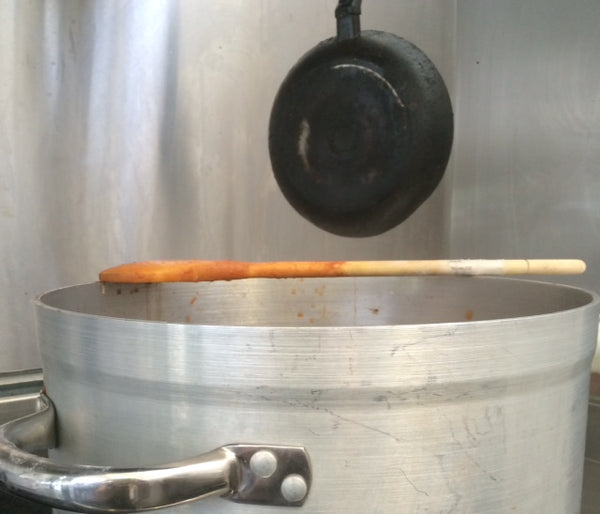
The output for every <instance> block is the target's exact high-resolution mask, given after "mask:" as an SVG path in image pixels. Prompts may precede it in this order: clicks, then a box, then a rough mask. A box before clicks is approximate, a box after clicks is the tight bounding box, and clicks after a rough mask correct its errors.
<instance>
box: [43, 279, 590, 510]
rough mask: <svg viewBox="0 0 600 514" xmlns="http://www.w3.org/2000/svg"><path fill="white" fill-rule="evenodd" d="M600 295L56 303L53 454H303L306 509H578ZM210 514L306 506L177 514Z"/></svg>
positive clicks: (183, 296) (208, 297)
mask: <svg viewBox="0 0 600 514" xmlns="http://www.w3.org/2000/svg"><path fill="white" fill-rule="evenodd" d="M592 300H593V297H592V296H591V295H588V294H587V293H583V292H579V291H575V290H572V289H563V288H561V287H558V286H553V285H551V284H543V283H534V282H521V281H512V280H501V279H500V280H499V279H483V278H473V279H470V280H465V279H464V278H460V277H458V278H457V277H454V278H441V277H427V278H423V277H421V278H404V279H388V278H379V279H366V278H363V279H355V280H354V279H330V280H318V279H305V280H300V279H298V280H246V281H234V282H216V283H207V284H193V283H192V284H190V283H188V284H169V285H164V286H163V285H151V286H145V287H139V286H117V285H115V286H112V287H108V286H107V287H105V288H104V289H103V288H102V286H101V285H100V284H90V285H87V286H82V287H78V288H68V289H66V290H62V291H58V292H54V293H50V294H49V295H46V296H45V297H43V299H42V301H43V302H44V304H46V305H47V306H46V307H43V306H39V307H38V313H39V332H40V337H41V348H42V355H43V358H44V365H45V383H46V385H47V390H48V394H49V396H50V397H51V398H52V400H53V401H54V403H55V405H56V408H57V411H58V412H59V430H60V432H59V440H60V441H61V443H60V447H59V448H58V449H57V450H55V451H52V455H53V458H55V459H58V460H60V461H62V462H79V463H91V464H98V465H111V466H132V465H133V466H138V465H155V464H160V463H161V462H170V461H175V460H179V459H183V458H185V457H189V456H190V455H192V454H200V453H203V452H205V451H208V450H209V449H212V448H215V447H219V446H221V445H223V444H227V443H231V442H246V443H256V442H259V443H262V444H299V445H303V446H306V447H307V449H308V451H309V453H310V457H311V461H312V464H313V476H314V481H313V489H312V492H311V493H310V496H309V498H308V499H307V503H306V504H305V507H304V508H305V510H306V511H307V512H311V513H315V514H325V513H327V514H330V513H332V512H357V513H361V514H362V513H365V512H369V513H380V514H383V513H386V514H388V513H390V512H398V506H399V505H401V506H402V505H406V506H408V509H407V511H409V512H470V513H474V514H475V513H477V514H481V513H486V514H491V513H497V514H500V513H502V514H504V513H506V512H513V511H515V512H524V513H531V512H545V513H556V514H566V513H573V514H575V513H577V512H579V508H580V499H581V498H580V493H581V485H582V472H583V456H584V440H585V428H586V427H585V423H586V413H587V402H586V399H587V388H588V387H589V375H588V373H589V363H590V362H591V358H592V354H593V351H594V348H595V343H596V334H597V329H598V309H599V305H598V300H597V297H596V300H595V302H594V303H589V302H590V301H592ZM71 309H73V310H74V311H77V312H69V311H70V310H71ZM107 316H116V317H107ZM126 318H132V319H126ZM145 320H154V321H152V322H150V321H145ZM115 441H118V444H115ZM557 441H560V444H557ZM557 463H560V464H559V465H557ZM206 511H210V512H213V513H226V512H227V513H240V514H242V513H247V514H259V513H260V514H262V513H265V514H266V513H267V512H268V513H277V514H279V513H281V514H284V513H285V512H288V509H287V508H285V507H283V508H279V507H273V508H271V507H269V508H268V509H267V508H264V507H263V508H261V507H257V506H249V505H236V504H231V503H230V502H227V501H225V500H222V499H219V498H217V499H209V500H207V501H206V502H200V503H199V504H197V505H193V506H192V505H191V506H189V507H182V508H180V509H173V511H172V512H173V514H175V512H177V513H183V512H186V513H187V512H189V513H192V512H206Z"/></svg>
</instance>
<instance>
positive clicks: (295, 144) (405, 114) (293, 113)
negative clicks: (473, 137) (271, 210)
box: [269, 0, 453, 237]
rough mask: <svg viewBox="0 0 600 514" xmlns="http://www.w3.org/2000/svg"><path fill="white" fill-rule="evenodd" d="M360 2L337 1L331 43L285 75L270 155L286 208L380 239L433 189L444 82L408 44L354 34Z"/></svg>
mask: <svg viewBox="0 0 600 514" xmlns="http://www.w3.org/2000/svg"><path fill="white" fill-rule="evenodd" d="M360 5H361V1H360V0H340V1H339V4H338V6H337V8H336V11H335V14H336V18H337V36H336V37H334V38H330V39H327V40H325V41H322V42H321V43H319V44H318V45H317V46H316V47H315V48H313V49H311V50H310V51H309V52H307V53H306V54H305V55H304V56H303V57H302V58H301V59H300V60H299V61H298V63H296V65H295V66H294V67H293V68H292V69H291V70H290V72H289V73H288V75H287V76H286V78H285V80H284V81H283V83H282V84H281V87H280V89H279V91H278V93H277V96H276V98H275V102H274V104H273V109H272V111H271V119H270V124H269V152H270V156H271V164H272V167H273V171H274V174H275V178H276V180H277V182H278V184H279V187H280V188H281V190H282V192H283V194H284V195H285V197H286V198H287V200H288V201H289V202H290V203H291V204H292V206H293V207H294V208H295V209H296V210H297V211H298V212H299V213H300V214H301V215H302V216H304V217H305V218H307V219H308V220H310V221H311V222H312V223H314V224H315V225H317V226H318V227H320V228H322V229H324V230H327V231H329V232H332V233H334V234H338V235H343V236H351V237H364V236H372V235H376V234H380V233H382V232H385V231H386V230H389V229H390V228H392V227H394V226H396V225H398V224H399V223H401V222H402V221H404V220H405V219H406V218H407V217H408V216H410V215H411V214H412V213H413V212H414V211H415V210H416V209H417V208H418V207H419V206H420V205H421V204H422V203H423V202H424V201H425V200H426V199H427V198H428V197H429V195H430V194H431V193H432V192H433V190H434V189H435V188H436V186H437V185H438V184H439V182H440V180H441V178H442V176H443V174H444V170H445V168H446V164H447V163H448V158H449V156H450V150H451V147H452V138H453V116H452V105H451V103H450V97H449V95H448V91H447V89H446V86H445V84H444V81H443V79H442V77H441V75H440V74H439V72H438V71H437V69H436V68H435V66H434V65H433V63H432V62H431V61H430V60H429V59H428V58H427V56H426V55H425V54H424V53H423V52H422V51H421V50H420V49H419V48H417V47H416V46H415V45H413V44H412V43H410V42H408V41H406V40H404V39H402V38H400V37H398V36H395V35H394V34H390V33H386V32H380V31H373V30H368V31H362V32H361V30H360Z"/></svg>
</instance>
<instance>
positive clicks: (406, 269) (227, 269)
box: [100, 259, 586, 283]
mask: <svg viewBox="0 0 600 514" xmlns="http://www.w3.org/2000/svg"><path fill="white" fill-rule="evenodd" d="M585 267H586V266H585V262H583V261H581V260H578V259H514V260H503V259H493V260H485V259H456V260H425V261H304V262H303V261H300V262H298V261H296V262H294V261H281V262H242V261H203V260H185V261H145V262H134V263H129V264H122V265H120V266H116V267H114V268H109V269H107V270H104V271H102V272H101V273H100V280H101V281H102V282H118V283H150V282H201V281H213V280H234V279H243V278H292V277H347V276H405V275H468V276H471V275H574V274H581V273H583V272H584V271H585Z"/></svg>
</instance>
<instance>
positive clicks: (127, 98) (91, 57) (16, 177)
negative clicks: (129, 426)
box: [0, 0, 455, 371]
mask: <svg viewBox="0 0 600 514" xmlns="http://www.w3.org/2000/svg"><path fill="white" fill-rule="evenodd" d="M335 5H336V1H335V0H330V1H328V2H323V1H322V0H303V1H302V2H300V3H298V2H289V1H283V0H263V1H260V2H252V3H249V2H246V1H241V0H226V1H218V2H217V1H214V0H179V1H177V0H176V1H167V0H144V2H143V3H142V4H138V3H137V2H135V3H130V2H121V1H119V0H108V1H105V0H86V1H81V0H47V1H44V2H39V1H37V0H6V1H3V2H0V120H1V121H0V259H1V260H2V263H3V264H2V267H1V268H0V371H4V370H15V369H17V370H19V369H25V368H34V367H39V365H40V359H39V351H38V349H37V346H36V344H35V334H34V331H33V317H32V309H31V299H32V298H33V297H34V296H35V295H37V294H39V293H41V292H42V291H47V290H50V289H54V288H56V287H60V286H62V285H66V284H75V283H81V282H87V281H92V280H95V279H96V278H97V273H98V272H99V271H100V270H102V269H105V268H107V267H109V266H112V265H116V264H119V263H121V262H129V261H135V260H144V259H161V258H204V259H224V258H226V259H241V260H280V259H308V260H311V259H351V258H354V259H375V258H379V259H385V258H395V257H396V258H399V257H402V258H426V257H430V258H435V257H441V256H442V255H443V240H444V236H443V226H444V220H443V207H444V194H443V190H442V189H440V190H439V191H438V192H436V194H435V195H434V197H433V198H431V199H430V200H429V201H428V202H427V203H426V204H425V205H423V206H422V207H421V208H420V209H419V210H418V212H417V213H415V214H414V215H413V216H412V217H411V218H410V219H409V220H408V221H407V222H406V223H405V224H403V225H402V226H400V227H399V228H397V229H396V230H394V231H392V232H390V233H388V234H385V235H382V236H379V237H376V238H370V239H369V240H354V239H347V238H340V237H336V236H333V235H330V234H327V233H324V232H322V231H321V230H319V229H317V228H315V227H313V226H312V225H311V224H310V223H308V222H307V221H305V220H304V219H303V218H302V217H301V216H300V215H298V214H297V213H296V212H295V211H294V209H293V208H291V207H290V206H289V205H288V204H287V202H286V201H285V200H284V198H283V195H282V194H281V193H280V191H279V189H278V187H277V185H276V183H275V179H274V178H273V176H272V172H271V168H270V163H269V156H268V148H267V128H268V117H269V113H270V109H271V105H272V101H273V98H274V96H275V93H276V91H277V88H278V87H279V85H280V83H281V81H282V80H283V78H284V76H285V75H286V73H287V72H288V70H289V69H290V68H291V67H292V65H293V64H294V63H295V62H296V60H297V59H299V58H300V56H301V55H302V54H303V53H304V52H306V51H307V50H308V49H310V48H311V47H313V46H314V45H315V44H316V43H317V42H318V41H320V40H323V39H325V38H328V37H330V36H332V35H333V34H334V33H335V28H336V22H335V18H334V16H333V11H334V9H335ZM454 5H455V4H454V1H446V0H427V1H420V2H413V1H408V0H405V1H402V2H387V1H381V0H374V1H369V2H368V3H367V2H365V5H364V6H363V11H364V14H363V16H362V21H363V27H364V28H365V29H369V28H377V29H380V30H387V31H390V32H394V33H397V34H399V35H401V36H403V37H405V38H407V39H409V40H410V41H412V42H414V43H415V44H417V45H418V46H419V47H420V48H422V49H423V51H424V52H426V53H427V54H428V56H429V57H430V58H431V59H432V61H433V62H434V63H435V64H436V66H437V67H438V69H439V70H440V72H441V73H442V75H443V76H444V80H445V82H446V83H447V84H448V86H449V88H450V89H452V83H453V69H454V67H453V55H454V52H453V46H452V34H453V30H454Z"/></svg>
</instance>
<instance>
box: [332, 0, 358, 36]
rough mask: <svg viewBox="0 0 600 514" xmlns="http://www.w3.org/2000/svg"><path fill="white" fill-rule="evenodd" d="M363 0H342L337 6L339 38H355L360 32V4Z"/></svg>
mask: <svg viewBox="0 0 600 514" xmlns="http://www.w3.org/2000/svg"><path fill="white" fill-rule="evenodd" d="M361 1H362V0H340V1H339V3H338V5H337V7H336V8H335V17H336V19H337V38H338V39H339V40H342V39H353V38H355V37H357V36H358V35H359V34H360V4H361Z"/></svg>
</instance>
